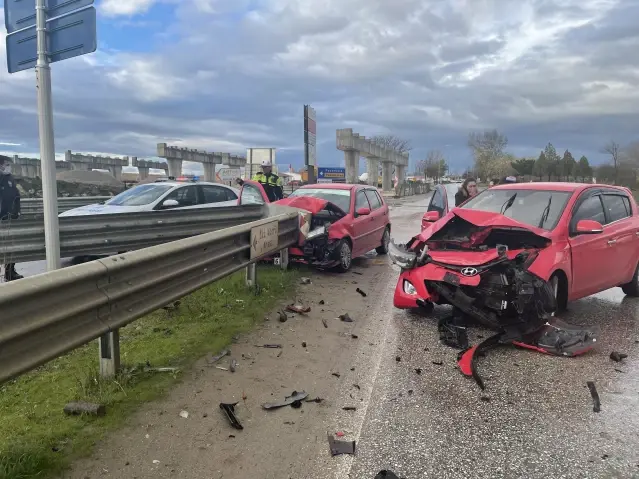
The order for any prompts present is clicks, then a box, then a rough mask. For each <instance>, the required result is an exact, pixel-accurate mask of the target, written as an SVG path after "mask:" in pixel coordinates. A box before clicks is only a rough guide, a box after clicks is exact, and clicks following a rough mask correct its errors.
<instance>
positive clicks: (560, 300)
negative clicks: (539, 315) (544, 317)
mask: <svg viewBox="0 0 639 479" xmlns="http://www.w3.org/2000/svg"><path fill="white" fill-rule="evenodd" d="M550 287H551V288H552V292H553V294H554V296H555V301H556V302H557V311H556V312H555V313H553V314H552V316H555V314H556V313H560V312H562V311H565V310H566V308H567V307H568V291H567V286H566V284H565V281H564V280H563V279H562V278H561V276H560V275H559V274H557V273H555V274H554V275H553V276H552V278H550Z"/></svg>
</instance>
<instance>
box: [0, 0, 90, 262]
mask: <svg viewBox="0 0 639 479" xmlns="http://www.w3.org/2000/svg"><path fill="white" fill-rule="evenodd" d="M92 4H93V0H73V1H69V0H4V15H5V26H6V28H7V40H6V41H7V70H8V71H9V73H16V72H19V71H22V70H28V69H30V68H34V67H35V70H36V88H37V95H38V127H39V133H40V162H41V167H42V200H43V204H44V234H45V245H46V252H47V270H49V271H51V270H54V269H58V268H59V267H60V231H59V223H58V191H57V184H56V172H55V142H54V135H53V101H52V98H51V96H52V95H51V66H50V64H51V63H54V62H59V61H62V60H66V59H67V58H73V57H77V56H80V55H85V54H87V53H93V52H94V51H96V49H97V35H96V12H95V8H94V7H90V8H84V7H88V6H89V5H92Z"/></svg>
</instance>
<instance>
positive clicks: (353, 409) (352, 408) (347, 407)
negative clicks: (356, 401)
mask: <svg viewBox="0 0 639 479" xmlns="http://www.w3.org/2000/svg"><path fill="white" fill-rule="evenodd" d="M342 409H343V410H344V411H357V408H356V407H352V406H346V407H343V408H342Z"/></svg>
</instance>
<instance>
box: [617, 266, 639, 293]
mask: <svg viewBox="0 0 639 479" xmlns="http://www.w3.org/2000/svg"><path fill="white" fill-rule="evenodd" d="M621 289H622V290H623V292H624V293H626V294H627V295H628V296H632V297H633V298H637V297H639V265H637V267H636V268H635V274H634V276H633V277H632V280H631V281H630V283H626V284H623V285H621Z"/></svg>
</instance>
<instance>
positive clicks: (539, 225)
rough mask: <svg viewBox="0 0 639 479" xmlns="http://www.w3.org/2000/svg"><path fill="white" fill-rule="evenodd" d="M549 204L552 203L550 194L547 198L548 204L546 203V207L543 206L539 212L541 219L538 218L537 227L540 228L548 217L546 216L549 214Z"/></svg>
mask: <svg viewBox="0 0 639 479" xmlns="http://www.w3.org/2000/svg"><path fill="white" fill-rule="evenodd" d="M551 204H552V195H550V198H548V204H547V205H546V208H544V211H543V213H542V214H541V219H540V220H539V224H538V225H537V227H538V228H542V227H543V226H544V223H545V222H546V220H547V219H548V216H549V215H550V205H551Z"/></svg>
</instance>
